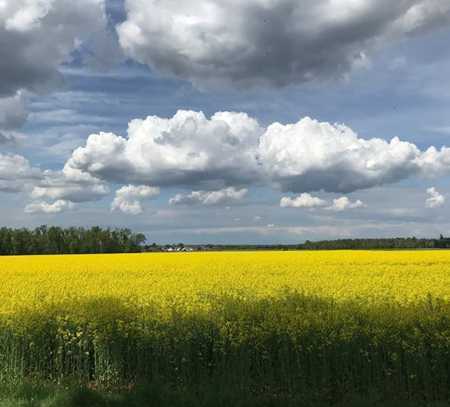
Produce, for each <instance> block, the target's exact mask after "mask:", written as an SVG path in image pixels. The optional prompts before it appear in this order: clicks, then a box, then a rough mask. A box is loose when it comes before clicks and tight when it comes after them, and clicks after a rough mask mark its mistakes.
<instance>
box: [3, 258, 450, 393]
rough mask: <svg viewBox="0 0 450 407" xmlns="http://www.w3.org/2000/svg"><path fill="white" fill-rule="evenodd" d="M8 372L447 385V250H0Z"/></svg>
mask: <svg viewBox="0 0 450 407" xmlns="http://www.w3.org/2000/svg"><path fill="white" fill-rule="evenodd" d="M0 275H1V276H2V280H1V282H2V284H1V285H0V296H1V297H0V298H2V302H1V303H0V378H3V380H8V379H9V378H11V377H17V376H20V377H28V376H31V377H36V376H37V377H42V378H44V379H47V380H55V381H59V380H61V379H64V378H76V379H79V380H80V381H89V382H92V381H94V382H96V383H97V384H107V385H118V384H123V383H131V382H134V381H136V380H139V379H141V378H147V379H151V378H154V377H162V378H164V380H167V381H170V382H171V383H177V384H192V383H193V382H201V381H208V380H218V381H220V382H221V383H227V384H228V385H238V386H240V387H242V386H250V387H252V388H253V387H257V388H260V389H267V388H268V387H269V388H276V389H278V390H283V391H309V392H316V393H317V394H319V393H320V394H322V393H323V392H324V391H334V392H336V391H343V392H345V391H348V390H352V391H353V390H355V391H363V390H368V389H372V388H375V389H378V390H380V391H384V392H386V391H387V392H389V391H395V392H397V394H400V395H404V396H406V397H409V396H411V395H416V394H420V395H421V397H427V398H431V399H432V398H438V397H447V396H449V394H448V383H449V380H450V372H449V366H450V357H449V355H450V305H449V304H450V251H411V252H406V251H404V252H381V251H380V252H363V251H333V252H239V253H238V252H236V253H232V252H214V253H177V254H126V255H117V254H116V255H86V256H83V255H80V256H28V257H3V258H0Z"/></svg>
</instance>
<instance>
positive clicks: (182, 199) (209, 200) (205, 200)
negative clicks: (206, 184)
mask: <svg viewBox="0 0 450 407" xmlns="http://www.w3.org/2000/svg"><path fill="white" fill-rule="evenodd" d="M247 192H248V190H247V189H246V188H242V189H236V188H234V187H229V188H224V189H221V190H218V191H192V192H191V193H190V194H177V195H175V196H174V197H173V198H171V199H170V200H169V203H170V204H171V205H197V204H200V205H223V204H231V203H233V202H237V201H240V200H242V199H243V198H244V197H245V195H247Z"/></svg>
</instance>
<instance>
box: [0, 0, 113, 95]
mask: <svg viewBox="0 0 450 407" xmlns="http://www.w3.org/2000/svg"><path fill="white" fill-rule="evenodd" d="M106 27H107V19H106V15H105V4H104V0H77V1H72V0H57V1H54V0H15V1H6V2H5V1H3V2H1V4H0V50H1V54H0V78H1V80H0V96H10V95H14V94H15V93H16V92H17V91H18V90H20V89H26V90H29V91H41V90H43V89H46V88H48V87H49V86H52V85H54V84H55V83H57V82H58V81H59V80H60V77H59V73H58V67H59V66H60V65H61V64H62V63H64V62H68V61H69V60H70V57H71V53H72V52H73V51H74V50H75V49H77V47H79V46H80V45H81V44H82V43H83V42H86V41H89V40H92V39H93V38H95V36H96V35H104V34H103V33H104V32H105V30H106Z"/></svg>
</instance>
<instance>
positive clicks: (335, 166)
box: [64, 111, 450, 193]
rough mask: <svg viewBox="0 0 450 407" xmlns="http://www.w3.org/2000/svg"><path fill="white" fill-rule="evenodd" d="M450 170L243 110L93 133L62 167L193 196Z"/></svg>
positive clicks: (351, 187) (406, 145)
mask: <svg viewBox="0 0 450 407" xmlns="http://www.w3.org/2000/svg"><path fill="white" fill-rule="evenodd" d="M449 173H450V148H447V147H442V148H441V149H437V148H435V147H433V146H432V147H430V148H428V149H427V150H425V151H422V150H420V149H419V148H418V147H417V146H416V145H415V144H413V143H410V142H406V141H402V140H400V139H399V138H397V137H394V138H392V139H391V140H390V141H386V140H385V139H383V138H370V139H367V138H363V137H360V136H359V135H358V134H356V133H355V132H354V131H353V130H352V129H350V128H349V127H347V126H345V125H341V124H336V125H334V124H330V123H327V122H319V121H317V120H313V119H311V118H309V117H306V118H303V119H301V120H299V121H298V122H297V123H293V124H280V123H273V124H271V125H269V126H268V127H267V128H264V127H262V126H260V125H259V124H258V122H257V121H256V120H255V119H253V118H251V117H249V116H248V115H247V114H244V113H235V112H219V113H216V114H214V115H213V116H212V117H211V118H207V117H206V116H205V115H204V114H203V113H201V112H199V113H198V112H192V111H179V112H177V113H176V114H175V116H173V117H172V118H160V117H157V116H150V117H148V118H147V119H145V120H133V121H131V122H130V124H129V129H128V137H121V136H118V135H115V134H113V133H100V134H93V135H91V136H89V138H88V139H87V142H86V145H85V146H82V147H79V148H77V149H76V150H75V151H74V152H73V154H72V156H71V157H70V159H69V160H68V161H67V163H66V165H65V167H64V174H66V176H68V177H70V178H71V179H73V178H77V179H78V178H80V179H83V178H86V179H96V180H103V181H105V182H118V183H122V184H128V183H129V184H143V185H155V186H160V187H162V186H177V187H183V188H191V189H193V190H196V191H211V190H219V189H223V188H226V187H230V186H239V187H241V186H242V187H244V186H247V185H275V186H278V187H280V188H281V189H282V190H283V191H289V192H295V193H305V192H312V191H320V190H323V191H326V192H335V193H349V192H353V191H356V190H360V189H367V188H371V187H375V186H379V185H385V184H390V183H395V182H398V181H401V180H404V179H407V178H411V177H437V176H442V175H446V174H449ZM197 187H200V188H197Z"/></svg>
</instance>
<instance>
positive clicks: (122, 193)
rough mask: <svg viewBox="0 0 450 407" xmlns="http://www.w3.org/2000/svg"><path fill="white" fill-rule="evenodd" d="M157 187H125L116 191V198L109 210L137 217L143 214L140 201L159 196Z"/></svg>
mask: <svg viewBox="0 0 450 407" xmlns="http://www.w3.org/2000/svg"><path fill="white" fill-rule="evenodd" d="M159 193H160V190H159V188H157V187H150V186H147V185H139V186H135V185H127V186H123V187H122V188H120V189H118V190H117V191H116V196H115V198H114V201H113V202H112V204H111V210H112V211H116V210H119V211H121V212H123V213H126V214H129V215H139V214H140V213H142V212H143V208H142V200H144V199H149V198H152V197H155V196H157V195H159Z"/></svg>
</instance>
